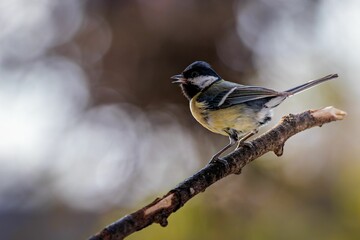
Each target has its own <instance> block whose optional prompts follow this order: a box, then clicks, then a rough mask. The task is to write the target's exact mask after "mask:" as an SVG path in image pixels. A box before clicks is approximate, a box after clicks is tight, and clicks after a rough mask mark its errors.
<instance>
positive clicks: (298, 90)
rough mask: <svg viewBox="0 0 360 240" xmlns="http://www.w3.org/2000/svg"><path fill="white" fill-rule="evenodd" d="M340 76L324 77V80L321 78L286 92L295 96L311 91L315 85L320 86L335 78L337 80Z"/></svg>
mask: <svg viewBox="0 0 360 240" xmlns="http://www.w3.org/2000/svg"><path fill="white" fill-rule="evenodd" d="M337 77H338V75H337V74H336V73H335V74H330V75H327V76H325V77H322V78H319V79H316V80H312V81H310V82H307V83H304V84H301V85H300V86H297V87H294V88H291V89H289V90H286V91H285V92H287V93H290V95H294V94H296V93H298V92H302V91H304V90H306V89H309V88H311V87H313V86H315V85H318V84H320V83H322V82H325V81H328V80H330V79H333V78H337Z"/></svg>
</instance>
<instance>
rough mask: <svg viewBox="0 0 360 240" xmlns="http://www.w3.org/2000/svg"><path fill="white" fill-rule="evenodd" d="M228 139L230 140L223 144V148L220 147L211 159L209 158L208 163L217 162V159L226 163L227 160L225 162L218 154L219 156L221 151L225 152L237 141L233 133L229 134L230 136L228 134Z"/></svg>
mask: <svg viewBox="0 0 360 240" xmlns="http://www.w3.org/2000/svg"><path fill="white" fill-rule="evenodd" d="M229 140H230V142H229V144H228V145H226V146H225V147H224V148H223V149H221V150H220V151H219V152H217V153H216V154H215V155H214V156H213V157H212V158H211V160H210V162H209V163H208V164H210V163H214V162H217V161H220V162H224V163H225V164H226V165H227V162H226V161H225V160H223V159H221V158H219V156H220V155H221V154H222V153H223V152H225V151H226V150H228V149H229V148H231V147H232V146H234V144H235V143H236V142H237V141H238V139H237V136H235V135H230V136H229Z"/></svg>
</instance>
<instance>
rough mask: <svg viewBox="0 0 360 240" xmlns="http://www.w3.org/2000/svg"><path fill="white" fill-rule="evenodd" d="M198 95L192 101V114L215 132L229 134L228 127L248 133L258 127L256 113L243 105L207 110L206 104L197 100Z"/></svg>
mask: <svg viewBox="0 0 360 240" xmlns="http://www.w3.org/2000/svg"><path fill="white" fill-rule="evenodd" d="M196 97H197V95H196V96H195V97H194V98H193V99H191V101H190V110H191V114H192V115H193V117H194V118H195V119H196V120H197V121H198V122H199V123H200V124H201V125H202V126H204V127H205V128H207V129H208V130H210V131H212V132H214V133H218V134H221V135H225V136H228V133H227V130H228V129H235V130H236V131H238V132H239V133H241V132H242V133H247V132H250V131H252V130H254V129H255V128H257V127H258V126H257V121H256V119H254V114H253V113H248V112H247V110H246V109H245V108H244V106H243V105H236V106H232V107H228V108H224V109H218V110H206V109H205V107H206V106H205V104H204V103H201V102H197V101H196V100H195V99H196Z"/></svg>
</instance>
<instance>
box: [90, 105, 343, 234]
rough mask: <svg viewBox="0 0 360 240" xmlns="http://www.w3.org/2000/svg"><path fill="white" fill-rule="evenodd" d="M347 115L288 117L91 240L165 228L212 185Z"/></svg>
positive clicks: (332, 112) (330, 111)
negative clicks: (300, 135)
mask: <svg viewBox="0 0 360 240" xmlns="http://www.w3.org/2000/svg"><path fill="white" fill-rule="evenodd" d="M345 115H346V113H345V112H344V111H341V110H338V109H336V108H333V107H326V108H323V109H319V110H309V111H306V112H303V113H300V114H296V115H293V114H289V115H287V116H285V117H283V118H282V120H281V121H280V122H279V123H278V124H277V125H276V126H275V127H274V128H272V129H271V130H269V131H268V132H266V133H264V134H263V135H261V136H259V137H258V138H256V139H254V140H252V141H251V142H249V143H247V144H245V145H243V146H242V147H240V148H239V149H238V150H237V151H234V152H232V153H231V154H229V155H227V156H226V157H224V158H223V159H224V160H226V162H227V163H228V164H224V163H221V162H217V163H215V164H210V165H207V166H205V167H204V168H203V169H201V170H200V171H199V172H197V173H195V174H194V175H193V176H191V177H189V178H188V179H186V180H185V181H183V182H182V183H180V184H179V185H178V186H177V187H175V188H174V189H172V190H170V191H169V192H168V193H167V194H166V195H165V196H163V197H161V198H157V199H155V200H154V201H153V202H152V203H150V204H149V205H147V206H145V207H144V208H142V209H140V210H138V211H136V212H134V213H131V214H129V215H127V216H125V217H123V218H121V219H119V220H117V221H116V222H114V223H112V224H111V225H109V226H107V227H106V228H104V229H103V230H102V231H101V232H99V233H98V234H96V235H95V236H92V237H91V238H90V240H100V239H101V240H119V239H124V238H125V237H126V236H128V235H130V234H132V233H133V232H135V231H139V230H141V229H143V228H145V227H147V226H149V225H150V224H152V223H154V222H155V223H159V224H160V225H161V226H163V227H165V226H166V225H167V224H168V222H167V218H168V217H169V216H170V214H172V213H173V212H175V211H177V210H178V209H179V208H181V207H182V206H183V205H184V204H185V203H186V202H187V201H189V200H190V199H191V198H193V197H194V196H195V195H197V194H198V193H200V192H204V191H205V189H206V188H207V187H209V186H210V185H211V184H213V183H215V182H216V181H219V180H220V179H222V178H223V177H225V176H228V175H230V174H240V172H241V169H242V168H243V167H244V166H245V165H246V164H248V163H250V162H251V161H253V160H255V159H256V158H258V157H260V156H262V155H263V154H265V153H267V152H270V151H272V152H274V153H275V154H276V155H277V156H281V155H282V153H283V147H284V144H285V141H286V140H287V139H288V138H290V137H291V136H293V135H295V134H297V133H299V132H301V131H304V130H306V129H309V128H312V127H315V126H322V125H323V124H325V123H329V122H332V121H337V120H342V119H343V118H344V117H345Z"/></svg>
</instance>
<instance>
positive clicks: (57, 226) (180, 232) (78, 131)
mask: <svg viewBox="0 0 360 240" xmlns="http://www.w3.org/2000/svg"><path fill="white" fill-rule="evenodd" d="M359 23H360V2H359V1H356V0H348V1H336V0H326V1H325V0H317V1H316V0H305V1H295V0H292V1H285V0H266V1H265V0H251V1H250V0H242V1H240V0H239V1H236V0H229V1H215V0H211V1H201V0H185V1H175V0H166V1H165V0H157V1H156V0H151V1H147V0H137V1H119V0H118V1H112V0H108V1H101V0H89V1H85V0H75V1H74V0H62V1H53V0H37V1H26V0H12V1H6V0H0V26H1V31H0V232H1V238H2V239H11V240H16V239H39V240H41V239H53V240H56V239H59V240H60V239H86V238H87V237H88V236H90V235H92V234H94V233H96V232H97V231H99V230H101V229H102V228H103V227H104V226H106V225H108V224H110V223H111V222H113V221H115V220H116V219H118V218H120V217H122V216H123V215H125V214H127V213H130V212H132V211H134V210H136V209H138V208H139V207H142V206H143V205H144V204H147V203H149V202H150V201H152V200H153V199H154V198H155V197H156V196H162V195H163V194H165V193H166V192H167V191H168V190H169V189H171V188H172V187H174V186H176V184H177V183H179V182H180V181H182V180H183V179H185V178H187V177H188V176H191V175H192V174H193V173H195V172H196V171H198V170H199V169H200V168H202V167H203V166H204V165H205V164H206V163H207V161H208V160H209V158H210V157H211V156H212V155H213V154H214V153H215V152H216V151H218V150H219V149H220V148H221V147H223V146H224V145H225V144H226V143H227V141H228V139H227V138H226V137H222V136H220V135H215V134H213V133H211V132H209V131H207V130H206V129H204V128H202V127H201V126H200V125H199V124H197V123H196V122H195V120H194V119H193V118H192V116H191V114H190V111H189V109H188V102H187V100H186V99H185V98H184V97H183V96H182V94H181V92H180V89H179V88H178V86H175V85H172V84H171V81H170V79H169V77H170V76H172V75H174V74H178V73H180V72H181V71H182V70H183V69H184V68H185V67H186V66H187V65H188V64H190V63H191V62H193V61H195V60H205V61H207V62H209V63H210V64H211V65H212V66H213V67H214V68H215V70H216V71H217V72H218V73H219V74H220V75H221V76H222V77H223V78H225V79H228V80H231V81H235V82H239V83H242V84H252V85H261V86H265V87H269V88H273V89H276V90H285V89H288V88H290V87H293V86H296V85H298V84H301V83H303V82H306V81H309V80H312V79H315V78H319V77H322V76H324V75H327V74H330V73H338V74H339V75H340V78H339V79H337V80H334V81H331V82H328V83H326V84H323V85H321V86H318V87H316V88H313V89H311V90H309V91H307V92H305V93H302V94H300V95H297V96H296V97H293V98H290V99H288V100H287V101H286V102H285V103H283V104H282V105H281V106H280V107H278V108H277V109H276V111H275V113H276V117H275V118H274V120H273V121H272V122H271V123H270V124H269V126H268V127H267V128H265V129H263V130H262V132H264V131H265V130H266V129H268V128H270V127H272V126H273V125H274V124H276V122H277V121H278V119H280V117H281V116H283V115H285V114H288V113H298V112H301V111H304V110H307V109H316V108H322V107H325V106H330V105H333V106H335V107H337V108H340V109H343V110H345V111H347V112H348V116H347V118H346V119H345V120H344V121H341V122H337V123H331V124H328V125H325V126H323V127H322V128H314V129H311V130H308V131H306V132H304V133H301V134H298V135H296V136H295V137H293V138H291V139H290V140H289V141H287V143H286V145H285V152H284V155H283V156H282V157H280V158H278V157H276V156H275V155H274V154H273V153H268V154H266V155H265V156H263V157H261V158H260V159H258V160H256V161H254V162H253V163H251V164H250V165H248V166H246V168H245V169H244V170H243V173H242V174H241V175H240V176H230V177H227V178H226V179H224V180H222V181H220V182H218V183H216V184H214V186H212V187H211V188H209V189H208V190H207V191H206V192H205V193H202V194H200V195H199V196H197V197H195V198H194V199H193V200H191V201H190V202H189V203H187V204H186V205H185V206H184V207H183V208H182V209H181V210H179V211H178V212H176V213H175V214H173V215H171V217H170V218H169V226H168V227H166V228H161V227H160V226H158V225H152V226H150V227H148V228H146V229H144V230H143V231H141V232H138V233H135V234H133V235H131V236H130V237H129V238H128V239H132V240H136V239H173V240H174V239H175V240H176V239H179V240H180V239H210V240H215V239H249V240H256V239H276V240H279V239H330V240H335V239H359V238H360V227H359V224H360V190H359V183H360V174H359V172H360V161H359V158H360V150H359V147H358V144H359V140H360V139H359V135H360V128H359V127H358V122H359V115H360V109H359V107H358V106H359V104H360V100H358V99H357V98H356V97H357V96H359V94H360V83H359V79H358V76H359V75H360V67H359V63H360V29H359Z"/></svg>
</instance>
